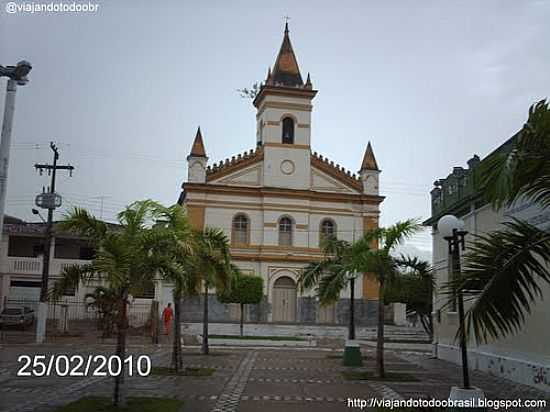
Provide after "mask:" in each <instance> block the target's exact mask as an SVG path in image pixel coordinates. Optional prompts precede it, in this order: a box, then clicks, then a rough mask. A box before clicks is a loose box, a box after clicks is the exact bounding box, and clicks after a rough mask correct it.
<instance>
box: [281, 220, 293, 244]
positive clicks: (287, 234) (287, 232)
mask: <svg viewBox="0 0 550 412" xmlns="http://www.w3.org/2000/svg"><path fill="white" fill-rule="evenodd" d="M279 245H281V246H292V220H291V219H290V218H289V217H283V218H281V220H279Z"/></svg>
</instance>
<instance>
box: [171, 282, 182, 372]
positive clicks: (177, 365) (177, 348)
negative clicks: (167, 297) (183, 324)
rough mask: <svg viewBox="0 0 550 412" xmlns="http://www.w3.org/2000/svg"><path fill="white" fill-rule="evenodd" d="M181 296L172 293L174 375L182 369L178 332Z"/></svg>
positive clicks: (179, 335) (179, 331) (179, 332)
mask: <svg viewBox="0 0 550 412" xmlns="http://www.w3.org/2000/svg"><path fill="white" fill-rule="evenodd" d="M180 299H181V296H179V295H177V294H176V293H175V292H174V341H173V349H172V350H173V355H172V358H173V360H174V369H175V371H176V374H178V373H180V372H181V369H182V367H183V359H182V356H181V330H180V313H181V305H180Z"/></svg>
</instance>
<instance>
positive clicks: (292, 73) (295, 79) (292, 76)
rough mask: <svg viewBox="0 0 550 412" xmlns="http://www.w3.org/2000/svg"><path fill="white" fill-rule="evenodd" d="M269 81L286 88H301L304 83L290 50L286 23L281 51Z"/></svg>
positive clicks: (294, 56)
mask: <svg viewBox="0 0 550 412" xmlns="http://www.w3.org/2000/svg"><path fill="white" fill-rule="evenodd" d="M271 80H272V82H273V83H274V84H275V85H278V84H280V85H282V86H287V87H296V86H303V85H304V81H303V80H302V75H301V74H300V68H299V67H298V61H297V60H296V55H295V54H294V50H293V49H292V44H291V43H290V37H289V35H288V22H287V23H286V24H285V34H284V37H283V43H282V44H281V49H280V50H279V54H278V55H277V60H275V66H273V72H272V76H271Z"/></svg>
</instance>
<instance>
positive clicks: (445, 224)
mask: <svg viewBox="0 0 550 412" xmlns="http://www.w3.org/2000/svg"><path fill="white" fill-rule="evenodd" d="M437 228H438V230H439V233H441V235H442V236H443V239H445V240H446V241H447V243H448V244H449V256H450V257H451V265H452V266H451V267H452V269H453V270H452V273H453V276H454V277H455V279H458V278H459V277H460V276H461V269H460V250H461V249H462V250H464V246H465V244H464V236H465V235H466V234H467V233H468V232H467V231H465V230H464V222H463V221H462V220H460V219H457V218H456V217H455V216H453V215H445V216H443V217H442V218H441V219H439V222H438V224H437ZM453 292H454V293H453V299H456V301H457V304H458V323H459V337H460V352H461V355H462V381H463V388H464V389H470V373H469V370H468V350H467V347H466V333H465V329H464V299H463V296H462V289H461V288H455V290H454V291H453Z"/></svg>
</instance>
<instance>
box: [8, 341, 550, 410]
mask: <svg viewBox="0 0 550 412" xmlns="http://www.w3.org/2000/svg"><path fill="white" fill-rule="evenodd" d="M20 349H21V348H20ZM71 349H72V350H73V351H74V350H75V348H74V347H72V348H71ZM104 349H105V348H104V347H102V348H92V347H89V348H88V350H89V351H90V352H96V351H99V350H104ZM136 349H137V351H136ZM58 350H59V351H63V350H64V349H63V348H59V349H58ZM65 350H66V348H65ZM134 351H136V353H137V352H140V351H141V350H140V349H138V348H135V349H134ZM362 352H363V355H364V356H365V357H366V359H365V361H364V366H363V368H361V369H362V370H367V371H374V368H375V366H374V365H375V351H374V350H373V348H370V347H363V348H362ZM151 354H152V355H154V356H153V362H154V365H155V366H169V365H170V359H171V348H170V347H169V346H163V347H162V349H160V350H158V349H157V351H156V354H153V353H151ZM340 355H341V353H340V352H337V351H330V350H318V349H305V348H301V349H298V348H296V349H290V348H288V349H287V348H285V349H283V348H269V349H268V348H254V349H253V348H246V349H244V348H242V349H240V348H239V349H229V348H213V349H212V354H211V355H209V356H204V355H201V354H200V353H199V350H198V348H193V349H186V350H185V351H184V356H183V363H184V366H185V367H194V368H213V369H214V370H215V371H214V373H213V375H212V376H204V377H196V376H153V375H150V376H148V377H138V376H134V377H131V378H127V387H128V395H129V396H155V397H170V398H177V399H181V400H183V401H184V405H183V407H182V410H181V412H191V411H192V412H208V411H224V412H235V411H240V412H252V411H260V410H261V411H262V412H272V411H273V412H275V411H281V410H284V411H285V412H292V411H306V412H313V411H316V412H318V411H327V412H328V411H348V412H349V411H350V410H351V411H353V410H357V411H359V408H349V407H348V399H354V398H361V399H369V398H377V399H394V400H398V399H408V398H410V397H412V398H416V399H418V398H429V399H431V398H438V399H446V398H447V396H448V394H449V391H450V388H451V386H453V385H457V384H460V381H461V374H460V368H459V367H458V366H456V365H453V364H450V363H447V362H444V361H441V360H437V359H430V358H429V354H426V353H423V352H407V351H392V350H388V351H387V352H386V356H385V361H386V371H387V372H389V373H400V374H408V375H412V376H414V377H416V378H417V379H419V381H417V382H396V381H383V382H380V381H375V380H368V381H364V380H363V381H350V380H346V379H345V378H344V376H343V375H342V372H344V371H346V370H350V369H349V368H346V367H343V366H342V365H341V359H340V358H339V356H340ZM4 361H5V362H4V363H3V364H2V363H1V362H0V368H4V370H5V369H10V373H11V376H10V378H9V379H6V380H4V381H3V382H2V386H1V388H0V391H1V393H0V398H2V401H4V402H8V403H4V406H8V405H9V406H10V407H11V406H12V405H13V402H22V401H24V402H25V403H26V405H28V406H29V408H28V409H26V410H29V411H31V410H34V411H38V412H51V411H53V410H55V408H56V407H57V406H58V405H61V404H64V403H67V402H69V401H71V400H74V399H76V398H79V397H83V396H92V395H95V396H97V395H102V396H107V397H110V396H111V394H112V385H113V380H112V379H111V378H106V379H101V380H95V381H94V380H93V378H85V379H82V382H81V383H77V382H74V381H73V382H74V383H73V382H70V381H68V380H66V379H64V378H55V379H53V378H48V379H45V378H27V379H22V378H15V377H14V375H13V374H14V371H13V370H12V369H13V366H15V362H14V358H13V356H11V357H10V360H9V361H8V359H6V358H4ZM90 379H91V380H90ZM471 379H472V383H473V385H475V386H478V387H480V388H482V389H483V390H484V391H485V394H486V396H487V398H489V399H516V398H522V399H546V400H548V407H547V408H545V409H539V410H538V411H543V410H550V396H549V394H545V393H542V392H539V391H537V390H536V389H533V388H530V387H526V386H523V385H518V384H515V383H513V382H509V381H505V380H503V379H499V378H495V377H492V376H489V375H487V374H485V373H481V372H473V373H472V378H471ZM76 389H78V390H76ZM33 402H34V403H33ZM0 403H2V402H0ZM2 409H3V408H1V407H0V410H2ZM10 409H11V408H10ZM517 410H518V411H519V410H521V409H517ZM523 410H525V409H523ZM529 411H531V412H537V409H529Z"/></svg>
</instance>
